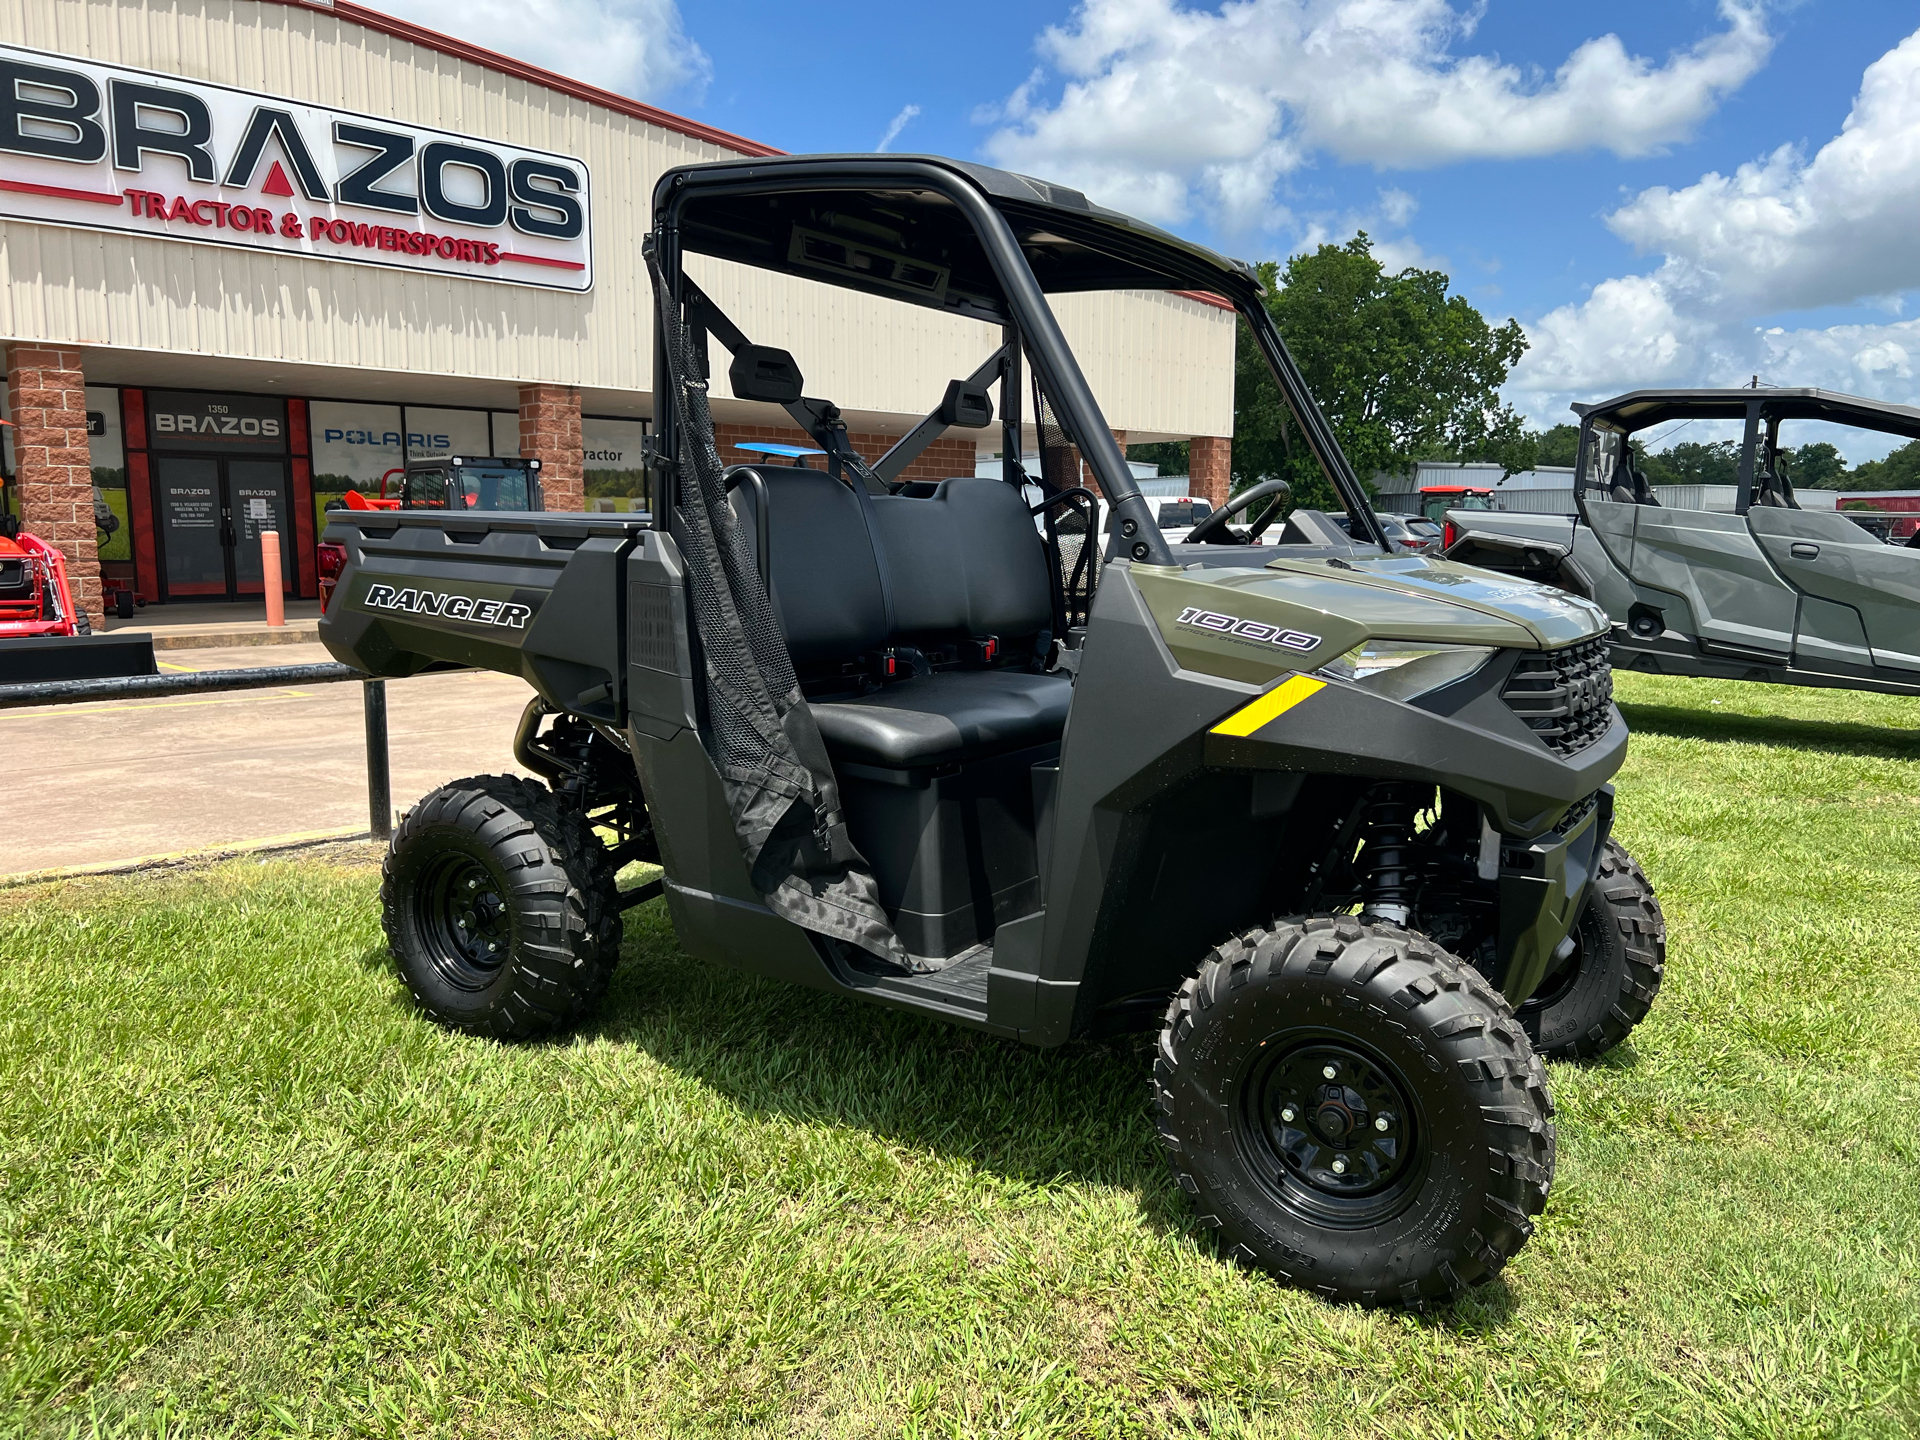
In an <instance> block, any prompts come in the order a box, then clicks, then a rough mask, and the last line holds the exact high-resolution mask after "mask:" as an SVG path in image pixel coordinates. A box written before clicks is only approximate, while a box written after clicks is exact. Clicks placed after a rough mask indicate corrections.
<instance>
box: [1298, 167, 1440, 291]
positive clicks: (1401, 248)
mask: <svg viewBox="0 0 1920 1440" xmlns="http://www.w3.org/2000/svg"><path fill="white" fill-rule="evenodd" d="M1419 208H1420V202H1419V201H1418V200H1416V199H1414V197H1413V196H1411V195H1409V194H1408V193H1407V192H1406V191H1404V190H1397V189H1392V188H1389V189H1385V190H1381V191H1380V192H1379V193H1378V194H1377V195H1376V196H1375V200H1374V204H1373V205H1371V206H1369V207H1367V208H1365V209H1358V210H1344V211H1339V212H1327V213H1323V214H1313V215H1307V216H1296V215H1294V214H1293V213H1291V212H1289V211H1277V212H1275V218H1276V219H1277V220H1280V221H1284V222H1287V223H1288V224H1289V225H1290V226H1291V227H1292V228H1294V229H1295V230H1296V231H1297V238H1296V239H1295V241H1294V243H1293V246H1292V249H1293V253H1295V254H1301V253H1303V252H1306V251H1311V250H1316V249H1318V248H1319V247H1320V246H1322V245H1344V244H1346V242H1347V241H1348V240H1349V239H1350V238H1352V236H1353V235H1354V233H1355V232H1356V231H1361V230H1364V231H1366V232H1367V238H1368V239H1369V240H1371V241H1372V242H1373V258H1374V259H1376V260H1378V261H1379V262H1380V263H1381V265H1382V266H1384V267H1385V268H1386V272H1387V273H1388V274H1389V275H1397V274H1399V273H1400V272H1401V271H1402V270H1406V269H1420V270H1446V269H1449V268H1450V267H1449V265H1448V262H1447V259H1446V257H1445V256H1444V255H1429V254H1428V253H1427V252H1426V250H1425V249H1423V248H1422V247H1421V245H1420V242H1419V241H1418V240H1415V239H1414V238H1413V237H1412V236H1411V235H1408V234H1405V233H1403V232H1404V231H1405V230H1406V228H1407V226H1408V224H1409V223H1411V221H1412V220H1413V217H1414V214H1415V212H1416V211H1418V210H1419Z"/></svg>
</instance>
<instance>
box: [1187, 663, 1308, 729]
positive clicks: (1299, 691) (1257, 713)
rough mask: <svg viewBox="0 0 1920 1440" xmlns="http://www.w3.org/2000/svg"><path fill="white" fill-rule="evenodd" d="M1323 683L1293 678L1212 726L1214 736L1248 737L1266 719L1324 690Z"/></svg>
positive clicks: (1305, 676)
mask: <svg viewBox="0 0 1920 1440" xmlns="http://www.w3.org/2000/svg"><path fill="white" fill-rule="evenodd" d="M1326 688H1327V686H1326V682H1325V681H1324V680H1315V679H1313V678H1312V677H1311V676H1308V675H1295V676H1294V677H1293V678H1292V679H1290V680H1285V681H1282V682H1281V683H1280V684H1278V685H1276V686H1274V687H1273V689H1271V690H1269V691H1267V693H1266V694H1264V695H1262V696H1261V697H1260V698H1259V699H1258V700H1255V701H1253V702H1252V703H1251V704H1249V705H1246V706H1244V707H1242V708H1241V709H1239V710H1236V711H1234V712H1233V714H1231V715H1229V716H1228V717H1227V718H1226V719H1224V720H1222V721H1221V722H1220V723H1219V724H1218V725H1216V726H1214V727H1213V733H1214V734H1215V735H1242V736H1244V735H1251V734H1253V732H1254V731H1256V730H1258V729H1259V728H1260V727H1261V726H1262V725H1264V724H1266V723H1267V722H1268V721H1269V720H1273V719H1277V718H1278V717H1280V716H1282V715H1284V714H1286V713H1287V711H1289V710H1291V709H1292V708H1293V707H1294V706H1296V705H1298V704H1299V703H1300V702H1301V701H1302V700H1304V699H1306V698H1307V697H1308V696H1309V695H1311V694H1313V693H1314V692H1315V691H1316V690H1324V689H1326Z"/></svg>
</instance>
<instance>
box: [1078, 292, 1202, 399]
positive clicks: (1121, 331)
mask: <svg viewBox="0 0 1920 1440" xmlns="http://www.w3.org/2000/svg"><path fill="white" fill-rule="evenodd" d="M1051 303H1052V305H1053V312H1054V314H1055V315H1056V316H1058V317H1059V320H1060V328H1061V329H1062V330H1064V331H1065V332H1066V334H1067V339H1068V340H1069V341H1071V342H1072V344H1073V349H1074V353H1075V354H1076V355H1077V356H1079V358H1080V368H1081V369H1082V370H1084V371H1085V372H1086V376H1087V383H1088V384H1089V385H1091V386H1092V387H1093V393H1094V396H1095V398H1097V399H1098V400H1099V401H1100V408H1101V409H1102V410H1104V411H1105V412H1106V415H1107V419H1108V420H1109V421H1110V422H1111V423H1112V424H1113V425H1114V427H1115V428H1117V429H1121V430H1126V431H1129V432H1136V431H1146V432H1160V433H1165V434H1171V435H1231V434H1233V327H1234V317H1233V314H1232V312H1231V311H1227V310H1221V309H1219V308H1218V307H1216V306H1212V305H1207V304H1205V303H1203V302H1201V301H1199V300H1189V299H1187V298H1186V297H1185V296H1181V295H1170V294H1167V293H1166V292H1164V291H1141V290H1128V291H1120V292H1116V293H1111V294H1096V295H1055V296H1052V297H1051Z"/></svg>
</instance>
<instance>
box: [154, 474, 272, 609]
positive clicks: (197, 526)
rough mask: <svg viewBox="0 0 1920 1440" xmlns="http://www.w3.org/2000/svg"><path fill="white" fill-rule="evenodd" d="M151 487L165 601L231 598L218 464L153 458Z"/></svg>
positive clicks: (223, 502)
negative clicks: (163, 558)
mask: <svg viewBox="0 0 1920 1440" xmlns="http://www.w3.org/2000/svg"><path fill="white" fill-rule="evenodd" d="M153 488H154V510H155V513H156V514H157V516H158V518H159V521H160V527H159V528H160V549H161V553H162V555H164V556H165V560H164V562H163V564H162V566H161V572H162V574H163V576H164V577H165V580H166V588H167V598H168V599H170V600H176V599H183V598H185V597H187V596H207V597H209V598H212V597H217V598H220V599H225V598H227V596H229V595H230V594H232V593H233V592H232V588H231V585H230V583H229V580H228V577H227V554H228V550H229V547H230V544H231V542H230V540H229V539H228V536H229V534H230V530H231V527H230V525H229V523H228V521H227V518H226V501H225V497H224V495H223V487H222V485H221V483H220V462H219V461H218V460H212V459H202V458H200V457H199V456H188V455H158V456H155V457H154V482H153ZM254 573H256V574H258V573H259V572H258V570H257V569H256V570H255V572H254Z"/></svg>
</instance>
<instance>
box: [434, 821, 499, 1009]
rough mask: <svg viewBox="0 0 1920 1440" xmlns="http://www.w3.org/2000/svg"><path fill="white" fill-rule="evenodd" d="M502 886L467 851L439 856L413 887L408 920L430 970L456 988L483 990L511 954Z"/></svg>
mask: <svg viewBox="0 0 1920 1440" xmlns="http://www.w3.org/2000/svg"><path fill="white" fill-rule="evenodd" d="M505 890H506V887H505V886H504V885H502V884H501V883H500V880H499V877H497V876H496V875H495V874H494V873H493V871H492V870H490V869H489V868H488V867H487V866H485V865H484V864H482V863H481V862H480V861H479V860H478V859H477V858H476V857H474V856H472V855H464V854H453V855H443V856H441V857H440V858H439V859H438V860H436V861H435V862H434V864H433V865H432V867H431V868H429V869H428V871H427V872H426V874H424V875H423V876H421V878H420V884H419V886H418V888H417V889H416V890H415V891H414V919H415V922H416V923H417V924H418V926H419V931H420V937H421V939H422V940H424V941H425V942H426V950H427V954H428V956H429V958H430V960H431V961H432V964H433V968H434V970H435V971H436V972H437V973H438V974H439V975H440V977H441V978H442V979H443V980H445V981H446V982H447V983H448V984H450V985H455V986H458V987H459V988H460V989H462V990H485V989H486V988H487V987H488V986H490V985H492V984H493V982H494V981H495V980H496V979H497V978H498V977H499V974H500V969H501V967H502V966H503V965H505V964H506V963H507V958H508V956H509V955H511V954H512V952H513V914H512V912H511V910H509V909H508V907H507V902H506V895H505Z"/></svg>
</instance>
